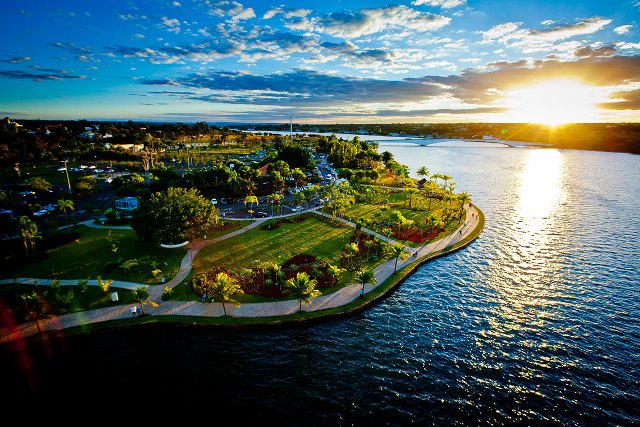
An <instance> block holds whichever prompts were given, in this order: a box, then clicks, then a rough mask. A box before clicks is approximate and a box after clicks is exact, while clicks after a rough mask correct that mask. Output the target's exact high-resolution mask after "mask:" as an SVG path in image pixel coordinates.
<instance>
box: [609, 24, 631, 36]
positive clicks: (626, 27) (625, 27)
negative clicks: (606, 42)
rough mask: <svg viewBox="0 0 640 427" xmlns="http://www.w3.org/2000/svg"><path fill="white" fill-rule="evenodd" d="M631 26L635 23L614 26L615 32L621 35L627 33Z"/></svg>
mask: <svg viewBox="0 0 640 427" xmlns="http://www.w3.org/2000/svg"><path fill="white" fill-rule="evenodd" d="M631 27H633V25H620V26H619V27H616V28H614V29H613V32H614V33H616V34H620V35H622V34H627V33H628V32H629V30H630V29H631Z"/></svg>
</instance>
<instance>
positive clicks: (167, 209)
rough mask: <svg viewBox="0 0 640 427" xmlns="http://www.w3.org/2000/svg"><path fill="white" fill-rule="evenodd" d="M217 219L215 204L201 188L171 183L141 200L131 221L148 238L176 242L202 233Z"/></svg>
mask: <svg viewBox="0 0 640 427" xmlns="http://www.w3.org/2000/svg"><path fill="white" fill-rule="evenodd" d="M217 221H218V211H217V210H216V208H215V206H213V204H212V203H211V202H210V201H209V200H207V199H206V198H204V197H203V196H201V195H200V193H199V192H198V190H196V189H185V188H175V187H169V188H168V189H167V191H163V192H157V193H153V194H152V195H151V197H150V198H149V199H148V200H143V201H141V202H140V206H139V207H138V209H136V210H135V211H134V213H133V219H132V223H131V225H132V227H133V229H134V230H135V232H136V234H138V236H139V237H140V238H142V239H144V240H148V241H151V242H156V243H167V244H176V243H181V242H184V241H185V240H189V239H192V238H194V237H197V236H201V235H202V234H204V233H205V232H206V230H208V229H209V228H211V227H212V226H213V225H215V224H216V223H217Z"/></svg>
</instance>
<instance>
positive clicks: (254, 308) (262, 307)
mask: <svg viewBox="0 0 640 427" xmlns="http://www.w3.org/2000/svg"><path fill="white" fill-rule="evenodd" d="M464 209H465V211H466V218H467V219H466V222H465V223H464V224H461V225H460V226H459V227H458V228H457V229H456V230H454V231H453V232H452V233H451V234H449V235H448V236H446V237H444V238H443V239H440V240H438V241H435V242H432V243H429V244H426V245H423V246H420V247H418V248H411V247H408V246H405V251H407V252H411V255H410V256H409V257H408V258H407V259H406V260H401V259H399V260H398V261H397V270H400V269H402V268H404V267H405V266H406V265H408V264H410V263H412V262H413V261H415V260H418V259H421V258H424V257H427V256H429V255H430V254H432V253H433V252H436V251H439V250H442V249H445V248H447V247H450V246H452V245H454V244H456V243H458V242H460V241H461V240H463V239H465V238H466V237H467V236H468V235H470V234H471V233H472V232H473V231H474V230H475V228H476V226H477V225H478V220H479V218H478V211H477V209H476V208H475V207H474V206H469V205H465V207H464ZM312 211H315V213H316V214H318V215H322V216H329V215H327V214H325V213H323V212H319V211H318V210H317V208H313V209H309V210H308V212H312ZM293 215H297V214H296V213H292V214H288V215H282V216H281V217H286V216H293ZM329 217H330V216H329ZM229 219H230V218H229ZM269 219H271V218H261V219H257V220H254V222H252V223H251V224H249V225H247V226H245V227H243V228H241V229H238V230H236V231H233V232H231V233H228V234H225V235H223V236H220V237H218V238H216V239H211V240H196V241H194V242H192V243H190V244H189V245H188V247H187V254H186V255H185V256H184V258H183V259H182V262H181V265H180V270H179V271H178V273H177V274H176V276H175V277H174V278H173V279H171V280H170V281H169V282H167V283H166V284H165V286H168V287H171V288H173V287H175V286H177V285H178V284H179V283H181V282H182V281H183V280H184V279H185V278H186V277H187V276H188V275H189V273H190V272H191V264H192V260H193V258H194V257H195V256H196V255H197V253H198V252H199V251H200V250H201V249H202V248H204V247H206V246H209V245H212V244H215V243H217V242H219V241H222V240H225V239H229V238H231V237H234V236H237V235H239V234H241V233H244V232H246V231H248V230H250V229H253V228H255V227H258V226H259V225H261V224H262V223H264V222H265V221H268V220H269ZM339 221H341V222H343V223H345V224H347V225H350V226H352V227H355V225H356V224H355V223H353V222H350V221H347V220H345V219H339ZM94 225H96V224H94ZM97 227H102V226H100V225H97ZM106 227H108V226H105V228H106ZM362 231H364V232H366V233H369V234H374V235H376V236H377V237H379V238H380V239H382V240H384V241H386V242H390V243H397V242H396V241H394V240H392V239H389V238H387V237H385V236H382V235H379V234H378V233H375V232H374V231H372V230H369V229H365V228H363V229H362ZM395 265H396V259H395V258H392V259H390V260H387V261H385V262H384V263H382V264H380V265H379V266H378V267H376V268H375V269H374V270H373V273H374V275H375V277H376V283H377V285H375V286H370V285H367V286H365V289H364V292H365V293H368V292H371V291H372V290H373V289H375V288H376V287H378V286H380V285H381V284H382V283H383V282H384V281H385V280H386V279H388V278H389V277H390V276H391V275H392V274H393V273H394V272H395V270H396V269H395ZM34 282H37V283H38V284H43V285H44V284H48V283H50V282H51V280H46V279H6V280H2V281H0V284H2V283H28V284H32V283H33V284H34ZM60 282H61V284H63V285H64V284H71V285H75V284H77V280H61V281H60ZM92 282H93V283H92ZM96 284H97V283H96V281H90V285H96ZM111 286H112V287H123V288H127V289H132V288H135V287H138V286H146V287H147V289H149V293H150V297H149V300H151V301H154V302H157V303H158V306H157V307H154V308H147V309H146V311H147V312H148V313H151V314H153V315H154V316H159V315H160V316H161V315H177V316H205V317H220V316H223V315H224V310H223V307H222V304H221V303H201V302H199V301H162V300H161V299H160V297H161V295H162V293H163V291H164V287H165V286H161V285H156V286H147V285H142V284H138V283H131V282H119V281H118V282H113V283H112V284H111ZM361 288H362V285H361V284H357V283H356V284H351V285H347V286H345V287H343V288H340V289H338V290H337V291H335V292H333V293H331V294H328V295H322V296H319V297H317V298H314V299H313V300H312V301H311V303H310V304H309V305H308V306H305V305H303V306H302V310H303V311H306V312H309V311H318V310H324V309H328V308H335V307H340V306H343V305H346V304H349V303H351V302H352V301H354V300H355V299H356V298H358V297H359V295H360V289H361ZM129 308H130V307H129V305H118V306H113V307H105V308H101V309H97V310H89V311H83V312H77V313H70V314H66V315H62V316H57V317H49V318H45V319H43V320H41V321H40V326H41V328H42V329H43V330H47V331H51V330H60V329H64V328H70V327H75V326H80V325H84V324H87V323H97V322H104V321H107V320H115V319H125V318H130V317H131V312H130V311H129ZM225 308H226V311H227V314H228V315H230V316H232V317H254V318H255V317H272V316H287V315H290V314H295V313H297V312H298V310H299V302H298V301H297V300H286V301H273V302H263V303H247V304H242V305H241V306H240V307H235V306H232V305H229V304H228V305H226V306H225ZM37 332H38V331H37V329H36V326H35V324H34V323H33V322H30V323H25V324H19V325H17V324H16V325H12V326H10V327H7V328H4V329H3V330H0V342H6V341H11V340H14V339H19V338H21V337H24V336H29V335H33V334H36V333H37Z"/></svg>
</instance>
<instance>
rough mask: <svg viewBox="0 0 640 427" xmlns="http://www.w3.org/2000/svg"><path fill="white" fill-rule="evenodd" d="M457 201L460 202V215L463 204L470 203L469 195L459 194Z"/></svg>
mask: <svg viewBox="0 0 640 427" xmlns="http://www.w3.org/2000/svg"><path fill="white" fill-rule="evenodd" d="M458 200H459V201H460V213H461V214H462V210H463V209H464V204H465V203H468V202H471V195H470V194H469V193H460V194H458Z"/></svg>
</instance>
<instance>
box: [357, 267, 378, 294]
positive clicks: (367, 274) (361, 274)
mask: <svg viewBox="0 0 640 427" xmlns="http://www.w3.org/2000/svg"><path fill="white" fill-rule="evenodd" d="M356 278H357V279H358V282H360V283H362V292H361V293H362V294H364V285H371V286H373V285H375V284H376V283H377V279H376V276H375V274H373V271H371V270H360V271H358V273H357V275H356Z"/></svg>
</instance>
